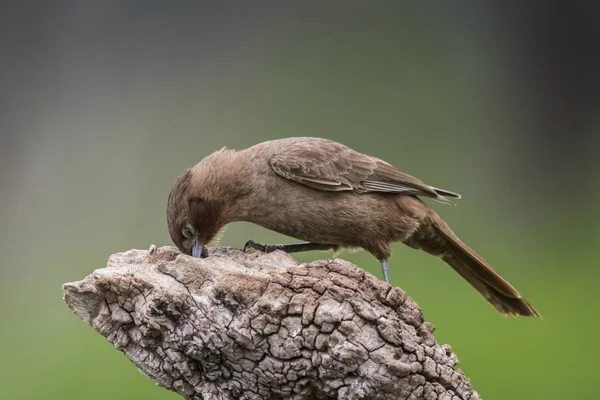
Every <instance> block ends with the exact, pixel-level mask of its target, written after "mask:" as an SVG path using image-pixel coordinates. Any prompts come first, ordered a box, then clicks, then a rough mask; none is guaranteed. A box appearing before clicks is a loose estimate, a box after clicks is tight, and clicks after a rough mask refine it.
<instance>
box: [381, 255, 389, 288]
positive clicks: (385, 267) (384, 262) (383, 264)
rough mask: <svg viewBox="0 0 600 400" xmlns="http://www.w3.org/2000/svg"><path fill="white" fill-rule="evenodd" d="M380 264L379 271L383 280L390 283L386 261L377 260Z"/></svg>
mask: <svg viewBox="0 0 600 400" xmlns="http://www.w3.org/2000/svg"><path fill="white" fill-rule="evenodd" d="M379 262H380V263H381V270H382V271H383V279H384V280H385V281H386V282H387V283H390V265H389V264H388V260H379Z"/></svg>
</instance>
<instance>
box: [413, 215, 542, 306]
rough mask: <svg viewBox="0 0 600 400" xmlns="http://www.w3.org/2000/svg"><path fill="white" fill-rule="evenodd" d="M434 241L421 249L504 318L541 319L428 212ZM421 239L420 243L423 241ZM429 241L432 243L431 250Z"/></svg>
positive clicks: (506, 282) (513, 289) (479, 258)
mask: <svg viewBox="0 0 600 400" xmlns="http://www.w3.org/2000/svg"><path fill="white" fill-rule="evenodd" d="M430 216H431V219H432V221H431V222H433V231H434V232H431V234H433V236H434V237H435V238H432V237H429V240H427V242H428V246H421V247H422V248H424V249H425V250H428V251H430V252H431V251H432V250H434V251H435V253H437V254H438V255H439V256H441V258H442V259H443V260H444V261H445V262H446V263H447V264H448V265H450V266H451V267H452V268H453V269H454V270H455V271H456V272H458V274H460V276H462V277H463V278H464V279H465V280H466V281H467V282H469V283H470V284H471V286H473V287H474V288H475V289H477V291H478V292H479V293H481V295H482V296H483V297H484V298H485V299H486V300H488V301H489V302H490V303H491V304H492V305H493V306H494V307H495V308H496V309H497V310H498V311H499V312H501V313H502V314H507V315H522V316H533V317H541V315H540V314H539V313H538V312H537V311H536V310H535V309H534V308H533V306H532V305H531V304H529V303H528V302H527V301H526V300H525V299H523V297H522V296H521V294H519V292H518V291H517V290H516V289H515V288H514V287H513V286H512V285H511V284H510V283H508V281H506V280H505V279H504V278H502V277H501V276H500V275H499V274H498V273H497V272H496V271H495V270H494V268H492V266H491V265H489V264H488V263H487V262H486V261H485V260H484V259H483V258H482V257H481V256H479V255H478V254H477V253H476V252H475V251H474V250H473V249H471V248H470V247H469V246H467V245H466V244H465V243H463V242H462V241H461V240H460V239H459V238H458V237H457V236H456V235H455V234H454V233H453V232H452V230H451V229H450V228H449V227H448V225H447V224H446V223H445V222H444V221H443V220H442V219H441V218H440V217H439V216H438V215H437V214H435V213H433V211H431V214H430ZM424 239H425V237H422V239H421V240H424ZM431 242H433V243H435V245H434V246H433V247H432V245H431Z"/></svg>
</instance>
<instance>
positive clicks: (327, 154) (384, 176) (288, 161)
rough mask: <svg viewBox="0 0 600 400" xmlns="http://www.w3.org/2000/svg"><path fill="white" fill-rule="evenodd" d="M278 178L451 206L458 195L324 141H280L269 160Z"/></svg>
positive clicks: (377, 160) (340, 145)
mask: <svg viewBox="0 0 600 400" xmlns="http://www.w3.org/2000/svg"><path fill="white" fill-rule="evenodd" d="M270 165H271V168H272V169H273V170H274V171H275V172H276V173H277V174H279V175H280V176H282V177H284V178H286V179H290V180H292V181H295V182H298V183H301V184H304V185H306V186H309V187H312V188H314V189H319V190H325V191H354V192H357V193H364V192H383V193H397V194H406V195H415V196H425V197H431V198H434V199H436V200H438V201H441V202H444V203H452V202H451V201H450V200H448V199H447V197H451V198H460V195H458V194H456V193H453V192H450V191H447V190H443V189H437V188H434V187H432V186H429V185H426V184H425V183H423V182H422V181H420V180H419V179H417V178H415V177H413V176H411V175H408V174H406V173H404V172H402V171H400V170H398V169H397V168H395V167H394V166H392V165H391V164H389V163H387V162H385V161H383V160H380V159H378V158H375V157H371V156H368V155H365V154H362V153H359V152H356V151H354V150H352V149H350V148H349V147H347V146H345V145H343V144H341V143H337V142H334V141H331V140H327V139H320V138H289V139H281V140H279V141H278V145H277V146H276V147H275V151H274V152H273V154H272V155H271V158H270Z"/></svg>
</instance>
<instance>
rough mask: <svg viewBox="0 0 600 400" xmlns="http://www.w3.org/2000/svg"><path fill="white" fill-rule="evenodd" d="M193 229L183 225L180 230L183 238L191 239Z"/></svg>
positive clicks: (188, 225)
mask: <svg viewBox="0 0 600 400" xmlns="http://www.w3.org/2000/svg"><path fill="white" fill-rule="evenodd" d="M194 232H195V230H194V227H193V226H191V225H190V224H187V225H185V226H184V227H183V228H182V229H181V234H182V235H183V237H184V238H186V239H191V238H192V236H194Z"/></svg>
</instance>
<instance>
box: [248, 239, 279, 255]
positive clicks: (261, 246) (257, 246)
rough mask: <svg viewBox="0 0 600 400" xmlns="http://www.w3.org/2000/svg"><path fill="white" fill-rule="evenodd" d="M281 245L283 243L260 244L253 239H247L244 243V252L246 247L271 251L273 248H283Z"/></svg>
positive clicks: (264, 251) (265, 251)
mask: <svg viewBox="0 0 600 400" xmlns="http://www.w3.org/2000/svg"><path fill="white" fill-rule="evenodd" d="M283 246H284V245H281V244H262V243H256V242H255V241H254V240H248V241H247V242H246V244H245V245H244V253H245V252H246V251H247V250H248V249H254V250H258V251H262V252H263V253H271V252H273V251H275V250H283V249H284V247H283Z"/></svg>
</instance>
